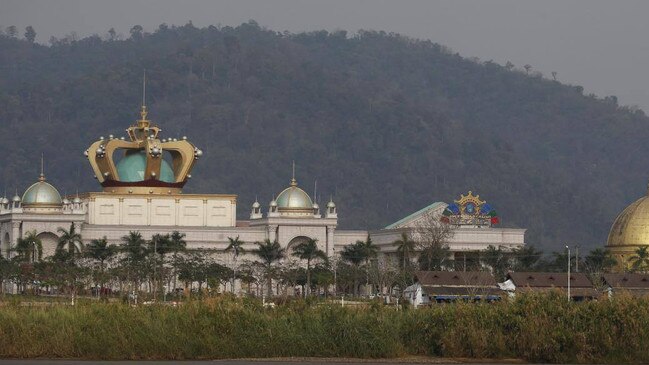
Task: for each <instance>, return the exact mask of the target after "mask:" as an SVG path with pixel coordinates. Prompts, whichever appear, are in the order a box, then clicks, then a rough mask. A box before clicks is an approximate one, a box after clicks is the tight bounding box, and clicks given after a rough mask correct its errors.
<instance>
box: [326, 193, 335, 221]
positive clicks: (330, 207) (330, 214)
mask: <svg viewBox="0 0 649 365" xmlns="http://www.w3.org/2000/svg"><path fill="white" fill-rule="evenodd" d="M325 218H338V210H337V209H336V204H335V203H334V201H333V198H331V199H329V203H327V212H326V213H325Z"/></svg>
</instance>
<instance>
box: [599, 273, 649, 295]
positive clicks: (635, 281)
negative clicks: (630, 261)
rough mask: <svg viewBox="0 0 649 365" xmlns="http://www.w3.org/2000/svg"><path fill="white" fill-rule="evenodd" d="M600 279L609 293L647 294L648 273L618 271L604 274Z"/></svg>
mask: <svg viewBox="0 0 649 365" xmlns="http://www.w3.org/2000/svg"><path fill="white" fill-rule="evenodd" d="M602 281H603V282H604V285H605V286H606V287H607V288H608V291H609V293H611V294H613V295H615V294H621V293H628V294H631V295H632V296H634V297H643V296H646V295H649V274H637V273H619V274H613V273H611V274H604V275H602Z"/></svg>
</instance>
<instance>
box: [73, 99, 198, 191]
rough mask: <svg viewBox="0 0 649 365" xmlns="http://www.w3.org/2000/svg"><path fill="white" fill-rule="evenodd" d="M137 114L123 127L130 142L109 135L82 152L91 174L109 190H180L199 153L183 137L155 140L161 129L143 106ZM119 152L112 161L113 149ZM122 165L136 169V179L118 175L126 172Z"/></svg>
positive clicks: (188, 177) (114, 153) (105, 189)
mask: <svg viewBox="0 0 649 365" xmlns="http://www.w3.org/2000/svg"><path fill="white" fill-rule="evenodd" d="M140 115H141V119H140V120H138V121H137V122H136V124H135V125H132V126H130V127H129V128H128V129H126V132H127V133H128V136H129V138H130V141H127V140H125V138H124V137H122V138H114V137H113V136H112V135H111V136H109V138H108V139H107V140H106V139H104V138H103V137H101V138H100V139H99V140H98V141H96V142H95V143H93V144H92V145H91V146H90V148H88V149H87V150H86V152H85V155H86V156H87V157H88V160H89V161H90V165H91V166H92V169H93V170H94V172H95V177H96V178H97V180H99V182H100V183H101V185H102V187H103V188H104V191H106V192H111V193H129V194H176V193H180V192H181V189H182V188H183V186H184V185H185V183H187V180H188V179H190V178H191V175H190V172H191V170H192V167H193V166H194V163H195V162H196V160H198V158H199V157H200V156H201V155H202V154H203V152H202V151H201V150H200V149H198V148H197V147H196V146H194V145H193V144H192V143H190V142H189V141H187V138H186V137H183V138H182V139H181V140H177V139H168V140H165V139H163V140H160V139H158V134H159V133H160V132H161V129H160V128H158V127H157V126H152V125H151V121H149V120H147V119H146V117H147V110H146V106H145V105H142V110H141V112H140ZM120 151H123V153H124V154H123V157H122V158H121V160H120V161H119V162H118V164H115V159H116V157H119V155H116V152H120ZM164 152H167V155H166V156H167V159H168V160H170V161H167V160H165V154H164ZM129 157H131V158H134V159H135V160H136V161H135V162H136V163H135V164H134V163H130V165H129V166H123V165H122V163H123V162H125V160H127V159H128V158H129ZM131 162H132V161H131ZM169 162H171V163H169ZM124 165H126V163H124ZM134 166H135V167H134ZM126 168H131V170H133V169H135V170H137V171H136V173H137V175H138V177H139V178H137V179H133V178H130V179H127V178H125V177H120V171H121V172H122V173H124V174H125V175H126V173H127V172H128V173H130V171H128V170H124V169H126ZM172 172H173V176H171V175H172ZM131 175H132V174H131Z"/></svg>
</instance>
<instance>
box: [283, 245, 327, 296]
mask: <svg viewBox="0 0 649 365" xmlns="http://www.w3.org/2000/svg"><path fill="white" fill-rule="evenodd" d="M292 255H293V256H295V257H297V258H299V259H301V260H306V290H305V292H304V295H305V296H306V295H308V294H309V292H310V291H311V261H313V260H317V259H320V260H323V261H326V260H327V254H326V253H325V252H324V251H322V250H321V249H319V248H318V240H317V239H313V238H309V239H308V240H307V241H303V242H300V243H299V244H297V245H295V246H294V247H293V254H292Z"/></svg>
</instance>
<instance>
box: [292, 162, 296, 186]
mask: <svg viewBox="0 0 649 365" xmlns="http://www.w3.org/2000/svg"><path fill="white" fill-rule="evenodd" d="M291 186H297V180H295V160H293V177H292V178H291Z"/></svg>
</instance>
